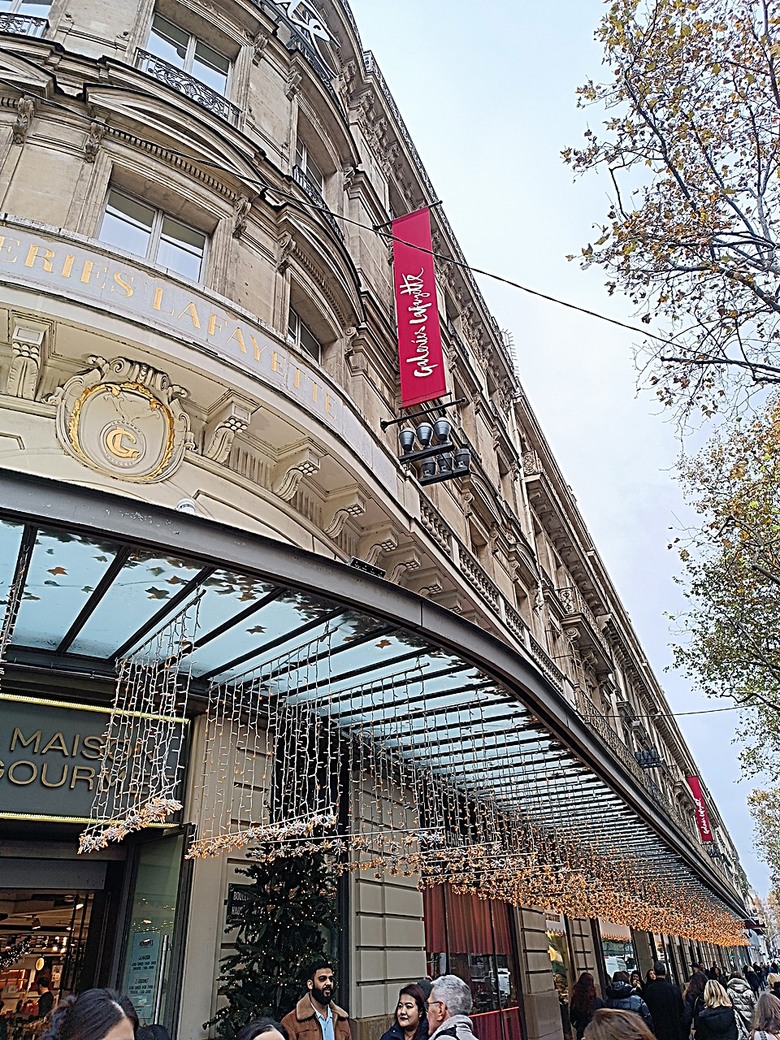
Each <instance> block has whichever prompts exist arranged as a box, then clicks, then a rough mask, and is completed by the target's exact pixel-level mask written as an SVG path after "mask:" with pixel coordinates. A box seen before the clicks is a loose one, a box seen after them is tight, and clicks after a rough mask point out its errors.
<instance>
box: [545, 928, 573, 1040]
mask: <svg viewBox="0 0 780 1040" xmlns="http://www.w3.org/2000/svg"><path fill="white" fill-rule="evenodd" d="M547 953H548V955H549V957H550V968H551V969H552V975H553V985H554V986H555V992H556V993H557V994H558V1001H559V1002H560V1005H561V1027H562V1029H563V1035H564V1037H566V1038H567V1040H570V1038H571V1036H572V1028H571V1021H570V1019H569V993H570V992H571V987H572V985H573V983H574V980H573V978H572V973H571V955H570V953H569V943H568V940H567V938H566V928H565V924H564V921H563V919H561V921H560V922H558V921H548V922H547Z"/></svg>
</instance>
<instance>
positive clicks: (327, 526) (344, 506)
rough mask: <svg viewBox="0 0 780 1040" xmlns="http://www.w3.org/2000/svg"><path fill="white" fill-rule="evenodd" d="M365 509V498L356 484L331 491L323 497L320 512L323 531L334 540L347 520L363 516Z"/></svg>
mask: <svg viewBox="0 0 780 1040" xmlns="http://www.w3.org/2000/svg"><path fill="white" fill-rule="evenodd" d="M365 511H366V500H365V498H364V496H363V493H362V491H361V489H360V488H359V487H358V486H357V484H355V485H353V486H352V487H348V488H340V489H339V490H338V491H333V492H331V494H329V495H328V497H327V498H326V499H325V505H324V508H323V513H322V528H323V531H324V532H325V534H326V535H327V536H328V538H332V539H333V540H334V541H335V540H336V539H337V538H338V537H339V536H340V534H341V532H342V531H343V530H344V525H345V524H346V522H347V520H350V519H351V518H353V517H358V516H363V514H364V513H365Z"/></svg>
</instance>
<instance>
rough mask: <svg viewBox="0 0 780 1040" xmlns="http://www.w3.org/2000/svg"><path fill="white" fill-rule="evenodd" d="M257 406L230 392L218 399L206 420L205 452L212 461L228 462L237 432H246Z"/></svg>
mask: <svg viewBox="0 0 780 1040" xmlns="http://www.w3.org/2000/svg"><path fill="white" fill-rule="evenodd" d="M256 410H257V406H256V405H254V404H251V403H250V402H249V401H246V400H244V399H243V398H242V397H240V396H239V395H237V394H234V393H232V392H229V393H227V394H225V395H224V396H223V397H221V398H220V400H219V401H217V403H216V405H214V407H213V408H212V409H211V411H210V412H209V416H208V419H207V421H206V430H205V438H204V447H203V454H204V456H205V457H206V458H207V459H211V460H212V462H226V461H227V459H228V456H229V455H230V449H231V448H232V447H233V441H234V439H235V436H236V434H237V433H245V432H246V430H247V428H248V426H249V423H250V421H251V419H252V416H253V415H254V413H255V411H256Z"/></svg>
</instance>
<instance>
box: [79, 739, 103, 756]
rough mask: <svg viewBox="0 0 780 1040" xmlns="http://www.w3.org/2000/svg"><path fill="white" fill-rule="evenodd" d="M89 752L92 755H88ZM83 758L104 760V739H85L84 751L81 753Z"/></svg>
mask: <svg viewBox="0 0 780 1040" xmlns="http://www.w3.org/2000/svg"><path fill="white" fill-rule="evenodd" d="M87 751H91V752H92V754H91V755H88V754H87ZM81 755H82V758H89V759H94V758H102V757H103V738H102V737H84V750H83V751H82V752H81Z"/></svg>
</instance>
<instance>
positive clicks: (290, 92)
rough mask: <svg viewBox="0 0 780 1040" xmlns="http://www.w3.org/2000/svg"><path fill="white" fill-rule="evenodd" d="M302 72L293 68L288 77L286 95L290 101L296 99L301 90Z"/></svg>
mask: <svg viewBox="0 0 780 1040" xmlns="http://www.w3.org/2000/svg"><path fill="white" fill-rule="evenodd" d="M301 78H302V77H301V71H300V69H297V68H295V66H293V67H292V68H291V69H290V71H289V73H288V75H287V82H286V83H285V85H284V93H285V96H286V97H287V98H289V100H290V101H292V99H293V98H294V97H295V95H296V94H297V93H298V91H299V90H300V89H301Z"/></svg>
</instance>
